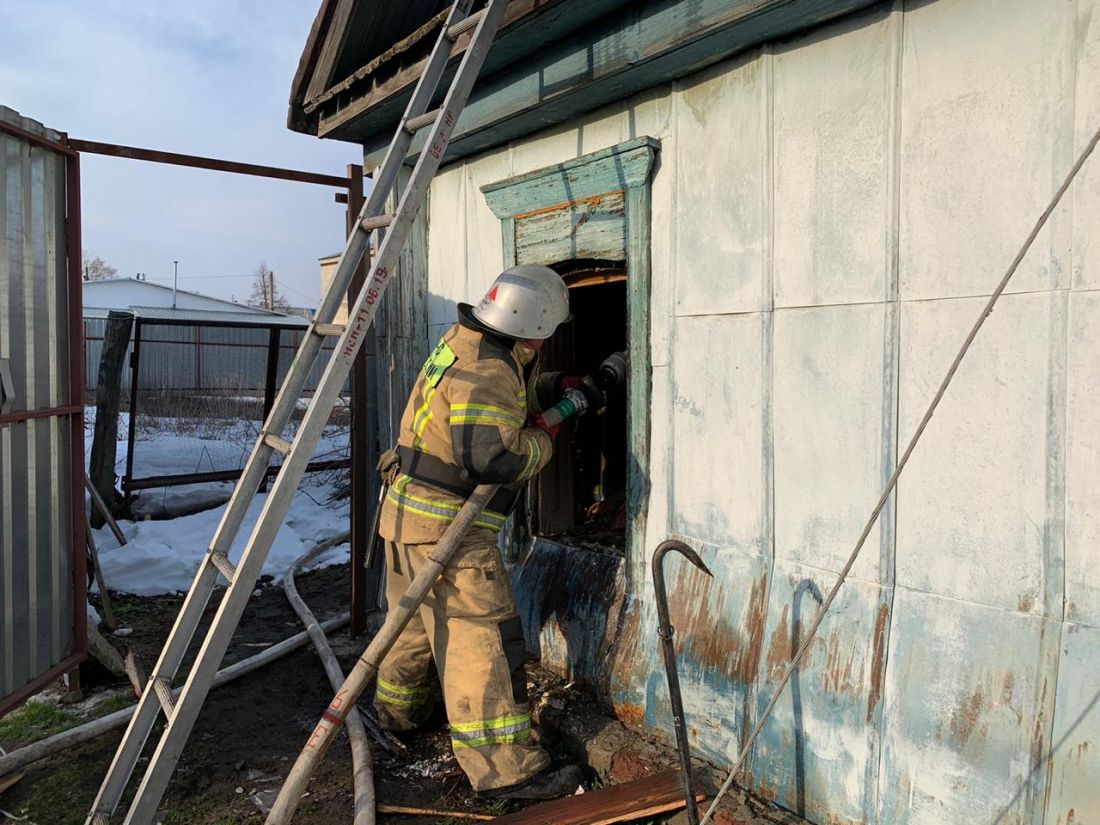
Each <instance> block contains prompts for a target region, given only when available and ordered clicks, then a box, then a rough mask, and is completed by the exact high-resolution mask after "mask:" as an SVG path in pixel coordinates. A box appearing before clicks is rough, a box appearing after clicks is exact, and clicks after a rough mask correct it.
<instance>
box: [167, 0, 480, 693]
mask: <svg viewBox="0 0 1100 825" xmlns="http://www.w3.org/2000/svg"><path fill="white" fill-rule="evenodd" d="M472 5H473V0H459V2H457V3H455V4H454V6H452V8H451V14H450V16H449V17H448V19H447V25H448V26H449V25H452V24H454V23H456V22H459V21H460V20H461V19H463V18H464V17H466V16H467V14H468V11H469V8H470V7H471V6H472ZM446 31H447V27H446V26H445V27H444V28H443V30H442V32H441V33H440V36H439V39H438V40H437V41H436V44H435V47H434V49H433V51H432V56H431V59H430V61H429V65H428V67H427V68H426V69H425V71H424V73H423V74H421V76H420V80H419V81H418V82H417V86H416V90H415V92H414V93H413V96H412V98H411V99H410V100H409V104H408V106H407V107H406V111H405V117H411V116H414V115H417V114H421V113H423V111H424V110H426V109H427V107H428V106H429V105H430V104H431V100H432V97H433V95H434V94H435V91H436V87H437V86H438V82H439V79H440V78H441V77H442V75H443V72H444V70H445V69H446V66H447V61H448V60H449V59H450V52H451V43H450V41H448V40H447V38H446ZM411 144H412V135H410V134H408V132H407V131H406V130H405V129H404V128H402V127H401V126H399V127H398V129H397V131H396V133H395V136H394V140H393V142H392V143H391V145H390V149H389V150H388V151H387V153H386V158H385V160H384V162H383V164H382V169H381V171H380V173H379V175H378V177H377V178H376V180H375V182H374V186H373V187H372V188H371V193H370V196H369V197H368V198H367V200H366V202H365V203H364V204H363V208H362V210H360V213H359V221H360V222H362V221H363V220H364V219H365V218H368V217H375V216H377V215H380V214H381V213H382V210H383V209H384V208H385V204H386V198H387V196H388V194H389V191H390V189H391V188H392V187H393V186H394V185H395V183H396V181H397V175H398V172H399V170H400V168H401V166H402V164H403V163H404V160H405V156H406V154H407V153H408V148H409V146H411ZM376 231H377V230H376ZM379 237H381V235H379ZM369 238H370V236H369V234H368V233H366V232H362V231H358V230H357V231H355V232H353V233H352V234H351V236H350V237H349V238H348V242H347V244H346V246H345V247H344V251H343V253H341V255H340V260H339V262H338V263H337V268H336V272H335V273H334V274H333V279H332V281H331V282H330V284H329V289H328V290H327V292H326V293H325V297H324V299H323V300H322V303H321V307H320V309H319V311H318V314H317V317H316V318H315V319H314V321H313V324H317V323H318V322H320V323H327V322H330V321H331V320H332V318H334V317H335V315H336V312H337V310H338V309H339V307H340V304H341V303H342V302H343V300H344V296H345V295H346V294H347V291H348V286H349V285H350V284H351V278H352V276H353V274H354V273H355V270H356V269H358V267H359V263H360V262H361V261H362V259H363V257H364V256H365V255H366V254H367V251H368V249H369ZM380 246H381V244H380ZM312 326H313V325H311V328H310V332H309V334H307V335H306V336H305V338H304V339H303V341H302V344H301V346H300V347H299V349H298V353H297V355H296V356H295V358H294V361H293V362H292V363H291V367H290V370H289V371H288V373H287V375H286V378H285V379H284V380H283V384H282V386H281V387H280V388H279V392H278V393H277V394H276V396H275V401H274V403H273V404H272V407H271V412H270V413H269V414H268V417H267V420H266V421H265V422H264V426H263V428H262V429H261V431H260V433H259V435H258V436H257V438H256V445H255V446H254V447H253V450H252V453H251V455H250V456H249V458H248V461H247V463H246V464H245V468H244V471H243V472H242V474H241V478H240V480H239V481H238V483H237V487H236V489H235V490H234V492H233V496H232V498H231V499H230V502H229V505H228V506H227V507H226V510H225V512H224V513H223V514H222V518H221V520H220V522H219V523H218V528H217V530H216V531H215V533H214V539H213V541H212V542H211V544H210V552H211V553H215V552H217V553H222V554H223V555H228V553H229V551H230V549H231V548H232V545H233V542H234V541H235V540H236V537H237V534H238V532H239V531H240V527H241V524H242V523H243V521H244V518H245V516H246V514H247V512H248V507H249V506H250V505H251V503H252V499H253V498H254V497H255V494H256V492H257V491H258V490H259V488H260V484H261V483H263V480H264V477H265V474H266V472H267V468H268V466H269V465H270V463H271V454H272V452H273V449H272V447H271V446H270V445H269V444H267V443H266V442H265V440H264V439H265V438H266V436H267V434H273V435H276V436H278V435H281V434H282V433H283V431H284V430H285V428H286V425H287V424H288V423H289V421H290V417H291V415H292V414H293V412H294V410H295V409H296V406H297V403H298V399H299V398H300V397H301V393H302V389H303V388H304V387H305V384H306V381H307V380H308V378H309V374H310V373H311V372H312V370H313V366H314V364H315V362H316V360H317V355H318V354H319V353H320V352H321V348H322V345H323V340H322V338H323V336H320V335H316V334H313V329H312ZM343 340H344V339H343V338H341V339H340V341H341V342H342V341H343ZM340 346H341V344H340V343H338V344H337V347H338V348H339V347H340ZM315 397H316V396H315ZM334 403H335V400H334ZM242 493H244V495H241V494H242ZM204 566H205V565H204ZM201 572H202V571H201V570H200V575H201ZM239 575H240V573H239V572H238V576H239ZM197 583H198V576H196V584H197ZM185 606H186V604H185ZM205 606H206V601H205V600H203V606H202V609H200V610H199V613H200V614H201V613H202V610H203V609H205ZM189 644H190V639H188V642H187V644H186V645H184V650H186V647H187V646H188V645H189ZM160 664H161V663H160V662H159V661H158V663H157V669H156V670H155V671H154V674H156V675H166V674H163V673H161V672H160ZM178 666H179V665H178V663H177V664H176V667H175V668H173V669H172V673H171V675H174V674H175V671H176V669H178Z"/></svg>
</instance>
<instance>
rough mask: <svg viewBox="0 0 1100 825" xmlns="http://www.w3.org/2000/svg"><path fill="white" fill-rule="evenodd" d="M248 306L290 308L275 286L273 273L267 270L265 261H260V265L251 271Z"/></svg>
mask: <svg viewBox="0 0 1100 825" xmlns="http://www.w3.org/2000/svg"><path fill="white" fill-rule="evenodd" d="M248 305H249V306H252V307H263V308H264V309H289V308H290V302H289V301H288V300H287V299H286V298H284V297H283V296H282V294H281V293H280V292H279V288H278V287H277V286H275V273H274V272H272V271H271V270H270V269H268V266H267V262H266V261H260V265H259V266H258V267H256V268H255V269H254V270H252V294H251V295H249V296H248Z"/></svg>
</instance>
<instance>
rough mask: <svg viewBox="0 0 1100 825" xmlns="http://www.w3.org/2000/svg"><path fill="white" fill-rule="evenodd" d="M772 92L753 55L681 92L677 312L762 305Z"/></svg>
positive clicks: (737, 309)
mask: <svg viewBox="0 0 1100 825" xmlns="http://www.w3.org/2000/svg"><path fill="white" fill-rule="evenodd" d="M766 93H767V87H766V85H765V82H764V73H763V67H762V63H761V61H760V60H759V59H755V58H752V57H749V58H744V59H743V60H742V61H741V62H739V63H738V64H737V65H735V66H733V67H729V66H722V67H721V69H720V70H715V71H708V72H704V73H703V74H702V75H701V76H700V77H699V79H698V80H695V81H693V82H690V83H687V84H685V85H684V87H683V88H682V89H680V90H679V92H678V94H677V95H676V102H675V104H674V105H675V111H676V114H675V117H676V127H675V128H676V165H677V166H678V167H679V168H680V169H681V173H680V174H678V175H677V176H676V200H677V206H678V213H679V214H678V219H677V220H676V223H675V231H676V241H675V243H676V250H677V261H676V313H677V314H680V315H710V314H714V313H723V312H754V311H759V310H760V309H762V308H763V280H762V278H763V268H764V259H763V245H764V206H763V203H764V185H765V184H764V176H765V172H766V167H765V157H764V151H763V150H764V141H765V137H766V135H765V128H766V126H765V122H764V118H763V107H762V104H763V100H764V95H765V94H766ZM666 160H667V157H666ZM687 170H690V173H689V174H684V172H686V171H687Z"/></svg>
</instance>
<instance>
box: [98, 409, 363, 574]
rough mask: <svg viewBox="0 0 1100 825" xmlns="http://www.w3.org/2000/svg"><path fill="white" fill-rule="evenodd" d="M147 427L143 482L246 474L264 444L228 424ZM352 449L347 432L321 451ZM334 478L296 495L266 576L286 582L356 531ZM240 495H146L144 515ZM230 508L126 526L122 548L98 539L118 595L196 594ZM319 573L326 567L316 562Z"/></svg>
mask: <svg viewBox="0 0 1100 825" xmlns="http://www.w3.org/2000/svg"><path fill="white" fill-rule="evenodd" d="M86 412H87V414H88V416H87V417H88V419H90V420H89V423H88V424H87V427H86V431H85V432H86V440H87V445H86V446H87V448H88V449H89V450H90V448H91V438H92V432H93V424H94V418H95V409H94V408H90V409H88V410H87V411H86ZM142 421H143V426H142V427H141V428H140V429H139V437H138V439H137V442H136V444H135V450H134V459H135V465H134V475H135V476H137V477H139V478H142V477H146V476H153V475H169V474H172V473H185V472H203V471H207V470H227V469H237V468H240V467H241V466H242V465H243V464H244V461H245V459H247V457H248V453H249V451H250V450H251V447H252V444H253V442H254V441H255V438H256V432H257V424H256V422H251V421H239V420H235V419H234V420H227V421H223V422H218V426H200V427H196V426H195V424H194V422H179V421H177V420H176V419H172V418H160V419H148V418H146V417H144V416H143V417H142ZM127 426H128V421H127V420H126V415H125V414H122V415H121V416H120V421H119V435H120V441H119V445H118V464H117V467H118V470H117V472H118V473H119V474H120V475H121V474H122V473H123V472H125V466H126V442H125V437H126V428H127ZM346 443H347V432H346V430H341V429H339V428H331V429H329V430H327V431H326V433H325V436H324V437H323V438H322V441H321V444H320V445H319V446H318V449H317V454H318V455H321V454H324V453H329V452H332V451H334V450H338V449H340V448H342V447H343V446H344V445H345V444H346ZM331 482H332V478H331V474H330V473H319V474H316V475H313V476H307V477H306V479H305V480H304V481H303V483H302V486H301V487H300V488H299V490H298V492H297V493H296V495H295V497H294V500H293V501H292V503H291V505H290V509H289V511H288V512H287V516H286V519H285V520H284V524H283V526H282V528H281V529H280V530H279V533H278V535H277V536H276V538H275V542H274V544H273V545H272V547H271V551H270V553H269V554H268V557H267V560H266V562H265V564H264V573H265V574H268V575H271V576H274V577H275V578H276V580H281V578H282V574H283V573H284V572H285V571H286V569H287V568H288V567H289V566H290V564H291V563H292V562H293V561H294V560H295V559H296V558H298V557H299V556H300V555H302V554H303V553H305V552H306V551H307V550H309V549H310V548H311V547H313V546H314V545H315V544H317V543H318V542H321V541H324V540H325V539H328V538H331V537H332V536H335V535H337V534H339V533H342V532H344V531H346V530H347V529H348V524H349V505H348V501H347V500H346V499H345V500H342V501H335V502H334V501H332V500H331V498H332V495H333V492H334V489H333V486H332V483H331ZM231 491H232V485H231V484H221V483H219V484H205V485H197V484H195V485H188V486H187V487H178V488H165V489H157V490H148V491H144V492H143V494H142V496H143V498H144V502H143V505H144V506H143V507H137V506H136V507H135V510H137V511H138V512H150V511H151V510H152V509H155V507H154V508H150V507H149V506H148V505H149V504H150V503H153V504H159V505H160V506H168V507H174V508H176V509H177V510H178V509H192V507H193V506H194V505H196V504H202V503H207V502H209V501H210V500H211V499H213V500H214V501H225V500H226V499H227V498H228V495H229V493H230V492H231ZM204 500H205V501H204ZM266 501H267V495H266V494H261V495H258V496H256V498H255V499H254V500H253V501H252V504H251V505H250V507H249V510H248V515H247V516H246V518H245V521H244V525H243V526H242V528H241V530H240V532H239V533H238V536H237V541H236V542H235V543H234V545H233V550H232V551H231V552H230V559H231V560H233V561H234V562H236V561H237V560H239V558H240V554H241V551H242V550H243V548H244V545H245V543H246V542H247V539H248V536H249V535H250V534H251V531H252V528H253V527H254V526H255V524H256V521H257V520H258V518H259V515H260V511H261V510H262V509H263V506H264V504H265V503H266ZM224 511H225V505H224V504H222V505H221V506H217V507H215V508H214V509H209V510H204V511H203V512H198V513H194V514H192V515H186V516H179V517H177V518H172V519H165V520H158V521H153V520H142V521H126V520H122V521H120V522H119V527H120V528H121V529H122V532H123V534H124V535H125V536H126V540H127V544H126V545H125V546H123V547H119V545H118V542H117V541H115V538H114V535H113V534H112V533H111V532H110V530H109V529H108V528H106V527H104V528H103V529H102V530H99V531H97V532H96V536H95V540H96V545H97V547H98V549H99V560H100V563H101V565H102V567H103V575H104V578H105V579H106V582H107V586H108V587H109V588H110V589H111V590H119V591H123V592H127V593H135V594H138V595H143V596H149V595H155V594H158V593H172V592H175V591H179V590H187V589H188V588H190V586H191V583H192V581H193V580H194V577H195V573H196V571H197V570H198V565H199V562H200V561H201V560H202V557H203V555H204V554H205V552H206V548H207V547H208V545H209V544H210V541H211V539H212V538H213V537H214V532H215V530H216V529H217V526H218V524H219V522H220V521H221V517H222V514H223V513H224ZM349 554H350V547H349V545H347V544H344V545H341V546H340V547H337V548H334V549H333V550H332V551H330V552H329V553H327V554H325V556H324V557H323V558H322V559H321V560H320V562H321V564H335V563H339V562H342V561H344V560H346V559H347V558H348V556H349ZM314 566H319V565H318V564H316V563H315V565H314Z"/></svg>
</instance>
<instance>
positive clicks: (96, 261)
mask: <svg viewBox="0 0 1100 825" xmlns="http://www.w3.org/2000/svg"><path fill="white" fill-rule="evenodd" d="M117 277H118V270H117V269H115V268H114V267H113V266H111V265H110V264H109V263H107V262H106V261H105V260H103V259H102V258H100V257H99V256H98V255H97V256H96V257H94V258H92V257H90V256H89V255H88V253H87V252H85V253H84V280H85V281H104V280H106V279H107V278H117Z"/></svg>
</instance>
